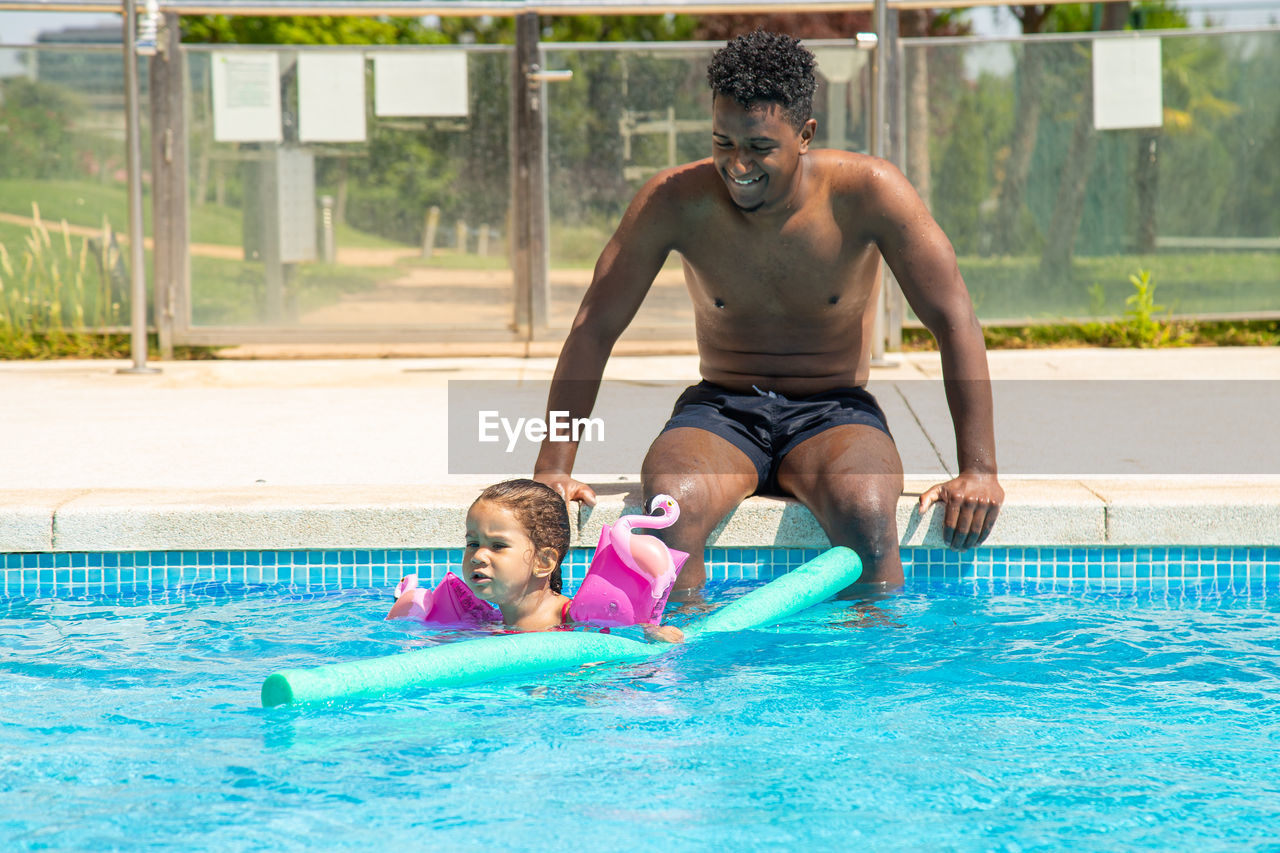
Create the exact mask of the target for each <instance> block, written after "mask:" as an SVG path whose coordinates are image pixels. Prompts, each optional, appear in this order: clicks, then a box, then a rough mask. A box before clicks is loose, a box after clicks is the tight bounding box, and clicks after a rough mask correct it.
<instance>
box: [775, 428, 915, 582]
mask: <svg viewBox="0 0 1280 853" xmlns="http://www.w3.org/2000/svg"><path fill="white" fill-rule="evenodd" d="M778 485H779V487H780V488H781V489H782V490H783V491H784V492H786V493H787V494H790V495H793V496H795V497H796V498H797V499H798V500H799V501H800V502H801V503H803V504H804V505H805V506H807V507H808V508H809V510H810V511H811V512H813V514H814V516H815V517H816V518H817V520H818V523H819V524H821V525H822V528H823V530H825V531H826V533H827V537H828V538H829V539H830V540H831V541H832V543H833V544H836V545H848V546H849V547H851V548H853V549H854V550H856V551H857V552H858V553H859V554H860V555H861V556H862V558H863V563H864V564H865V571H864V578H865V579H866V580H869V581H870V580H877V581H881V580H883V581H888V582H900V581H901V574H902V568H901V563H900V561H899V557H898V534H897V515H896V514H897V506H898V498H899V497H900V496H901V495H902V460H901V458H900V457H899V456H898V449H897V447H896V446H895V445H894V443H893V439H892V438H890V437H889V436H888V435H887V434H886V433H884V432H882V431H881V430H878V429H876V428H875V427H870V426H863V425H857V424H854V425H849V424H846V425H842V426H836V427H832V428H831V429H829V430H826V431H824V432H821V433H818V434H817V435H815V436H813V437H812V438H809V439H807V440H806V441H804V442H802V443H801V444H799V445H798V446H797V447H796V448H795V449H794V450H792V451H791V452H790V453H789V454H787V456H786V458H785V459H783V460H782V463H781V464H780V465H779V467H778Z"/></svg>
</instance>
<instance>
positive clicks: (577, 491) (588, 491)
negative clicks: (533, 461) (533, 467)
mask: <svg viewBox="0 0 1280 853" xmlns="http://www.w3.org/2000/svg"><path fill="white" fill-rule="evenodd" d="M533 479H535V480H537V481H538V482H539V483H542V484H543V485H544V486H550V487H551V488H553V489H555V490H556V492H557V493H558V494H559V495H560V497H562V498H564V502H565V503H569V502H570V501H581V502H582V503H584V504H586V505H587V506H595V505H596V491H595V489H593V488H591V487H590V486H588V485H587V484H586V483H582V482H579V481H578V480H575V479H573V477H571V476H569V475H568V474H564V473H559V472H551V471H544V472H542V473H539V474H534V475H533Z"/></svg>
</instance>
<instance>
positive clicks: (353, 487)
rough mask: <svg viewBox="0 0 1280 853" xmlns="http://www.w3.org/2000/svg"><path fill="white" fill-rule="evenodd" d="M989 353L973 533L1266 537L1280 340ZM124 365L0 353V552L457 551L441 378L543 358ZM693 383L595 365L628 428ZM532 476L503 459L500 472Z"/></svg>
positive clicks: (809, 533)
mask: <svg viewBox="0 0 1280 853" xmlns="http://www.w3.org/2000/svg"><path fill="white" fill-rule="evenodd" d="M891 360H892V361H893V362H894V363H893V365H892V366H888V367H877V368H875V369H873V372H872V375H871V380H870V385H869V387H870V389H871V390H872V391H873V393H875V394H876V395H877V397H878V398H879V399H880V401H881V403H882V405H883V406H884V408H885V410H886V413H887V415H888V418H889V423H890V426H891V428H892V429H893V432H894V435H895V438H896V440H897V442H898V445H899V449H900V451H901V454H902V457H903V461H904V467H905V470H906V477H907V479H906V490H905V493H904V495H903V497H902V499H901V500H900V502H899V509H898V526H899V533H900V535H901V539H902V542H903V544H904V545H912V546H928V547H937V546H940V544H941V540H940V537H939V531H940V524H941V517H940V513H939V512H938V511H937V509H934V510H931V511H930V512H929V513H927V514H926V515H925V516H924V517H923V518H921V517H919V516H917V515H916V514H915V511H914V506H915V503H916V500H917V496H918V495H919V493H920V492H921V491H923V490H924V489H926V488H927V487H928V486H930V485H932V484H933V483H936V482H941V481H942V480H945V479H947V478H948V477H949V476H950V475H951V472H953V471H954V466H955V451H954V438H953V433H952V427H951V421H950V417H949V414H948V412H947V408H946V404H945V398H944V395H943V389H942V384H941V382H940V381H939V377H940V375H941V371H940V366H939V359H938V355H937V354H936V353H909V354H892V355H891ZM990 362H991V368H992V376H993V378H994V379H995V380H996V385H995V389H996V391H995V396H996V419H997V441H998V452H999V455H1000V465H1001V479H1002V483H1003V485H1004V487H1005V490H1006V493H1007V499H1006V503H1005V506H1004V509H1003V511H1002V513H1001V516H1000V520H999V522H998V523H997V525H996V527H995V530H994V531H993V533H992V535H991V538H990V539H989V540H988V542H987V544H988V545H990V546H1007V547H1019V546H1092V545H1116V546H1143V545H1189V546H1194V545H1204V546H1208V545H1237V546H1239V545H1278V544H1280V449H1278V448H1277V441H1276V436H1277V434H1278V430H1277V428H1276V424H1277V423H1280V393H1278V391H1277V389H1280V381H1277V380H1280V349H1276V348H1221V349H1167V350H1098V349H1067V350H1021V351H996V352H992V353H991V354H990ZM122 366H127V363H125V362H106V361H94V362H65V361H60V362H8V363H0V395H3V400H4V406H3V409H2V410H0V437H2V438H3V443H2V444H0V447H2V448H3V461H2V464H0V552H49V551H64V552H65V551H90V552H92V551H142V550H205V549H215V550H238V549H265V550H270V549H335V548H454V547H460V543H461V536H460V523H461V518H462V515H463V512H464V510H465V507H466V506H467V504H468V503H470V501H471V499H472V498H473V497H474V495H475V494H476V492H477V491H478V490H479V488H480V487H481V486H482V485H484V484H487V483H489V482H493V481H495V480H497V479H501V478H502V477H501V476H496V475H493V474H481V473H465V474H458V473H452V474H451V473H450V462H449V454H448V443H449V430H448V422H447V417H446V412H447V410H448V409H449V382H450V381H454V382H457V381H459V380H462V381H479V380H506V381H507V382H509V383H511V384H510V385H504V386H494V387H497V388H501V389H508V388H523V389H525V390H529V389H533V393H534V394H535V397H536V395H538V394H541V393H543V392H542V391H541V389H542V387H543V385H541V384H540V383H545V381H546V380H548V379H549V378H550V375H551V370H552V368H553V367H554V360H553V359H549V358H529V359H517V358H433V359H425V358H403V359H364V360H271V361H191V362H158V363H156V366H158V367H160V368H161V369H162V372H161V373H159V374H156V375H150V376H137V375H122V374H119V373H118V372H117V370H118V368H120V367H122ZM696 378H697V359H696V357H693V356H645V357H615V358H614V359H613V360H611V362H610V364H609V369H608V371H607V373H606V379H608V380H611V384H610V386H609V387H610V388H612V389H614V390H615V391H618V392H619V393H620V394H621V395H622V397H624V398H625V399H628V400H630V401H631V402H630V405H631V406H632V409H631V411H632V412H634V414H635V420H636V422H637V424H639V426H637V427H636V428H637V429H639V430H640V431H641V432H643V433H644V434H645V435H646V436H649V435H651V434H652V433H655V432H656V427H655V428H652V429H651V428H650V424H651V423H656V424H658V425H660V424H661V422H662V420H664V419H665V416H666V414H667V413H668V412H669V410H670V404H671V401H672V400H673V399H674V396H675V393H676V391H675V390H674V389H676V387H677V386H676V384H673V383H679V382H689V381H695V380H696ZM664 383H665V384H664ZM456 387H460V386H456ZM474 387H479V386H474ZM486 387H487V386H486ZM539 405H540V404H539ZM537 414H541V412H540V411H539V412H537ZM628 417H629V418H630V416H628ZM642 452H643V449H642V448H641V449H639V450H637V451H635V452H634V453H631V452H627V453H620V454H615V455H614V457H610V458H609V459H608V460H607V461H605V462H597V463H594V467H592V469H591V472H590V473H589V474H586V475H584V476H583V479H586V480H588V481H589V482H591V483H593V485H595V486H596V488H597V491H598V492H599V494H600V503H599V505H598V506H597V507H596V508H595V509H594V510H585V509H584V510H583V511H581V512H580V513H571V514H570V515H571V518H572V519H573V521H574V523H575V526H576V528H577V529H576V530H575V541H574V544H575V545H579V546H587V547H589V546H593V545H594V544H595V539H596V537H597V535H598V532H599V528H600V525H601V524H602V523H605V522H608V521H611V520H613V519H615V518H616V517H617V516H618V515H619V514H620V513H621V512H622V511H623V509H624V507H635V506H636V505H637V504H638V503H639V499H640V495H639V478H638V470H639V465H640V461H641V457H640V454H641V453H642ZM615 469H616V470H615ZM580 470H581V468H580ZM527 473H528V472H527V470H526V469H525V468H524V467H523V463H521V462H517V463H516V464H515V465H514V466H513V468H512V470H510V471H508V472H506V474H507V475H508V476H517V475H527ZM710 544H713V545H717V546H720V547H765V548H768V547H777V548H819V547H824V546H825V544H826V539H825V537H824V536H823V534H822V531H821V530H820V529H819V528H818V526H817V525H816V524H815V522H814V521H813V518H812V517H811V516H810V515H809V513H808V512H807V511H805V510H804V509H803V508H802V507H800V506H798V505H797V504H795V503H794V502H791V501H784V500H778V499H769V498H753V499H751V500H749V501H748V502H747V503H745V504H744V505H743V506H742V507H741V508H740V509H739V510H738V511H737V512H736V513H734V514H733V515H732V516H731V517H730V518H729V519H727V520H726V523H725V524H724V525H722V527H721V528H720V529H719V530H718V531H717V532H716V533H715V534H713V536H712V540H711V543H710Z"/></svg>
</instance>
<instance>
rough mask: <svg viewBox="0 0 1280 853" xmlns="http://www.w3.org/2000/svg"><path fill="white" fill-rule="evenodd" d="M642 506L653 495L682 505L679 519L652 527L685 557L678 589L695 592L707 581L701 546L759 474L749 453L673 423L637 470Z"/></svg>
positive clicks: (716, 438) (711, 434)
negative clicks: (661, 526) (664, 525)
mask: <svg viewBox="0 0 1280 853" xmlns="http://www.w3.org/2000/svg"><path fill="white" fill-rule="evenodd" d="M640 471H641V473H640V478H641V483H642V484H643V487H644V499H645V505H646V506H648V502H649V500H650V499H652V498H653V496H654V495H670V496H671V497H673V498H675V499H676V503H678V504H680V520H679V521H677V522H676V523H675V524H674V525H672V526H671V527H668V528H667V529H666V530H659V531H655V532H656V533H657V534H658V535H659V536H660V537H661V538H662V541H663V542H666V543H667V544H668V545H670V546H671V547H672V548H676V549H678V550H680V551H686V552H688V554H689V559H688V561H687V562H685V564H684V568H683V569H681V570H680V577H678V578H677V579H676V583H675V587H674V590H675V592H676V593H680V592H682V591H687V590H696V589H699V588H701V587H702V585H703V584H704V583H705V582H706V580H707V567H706V563H705V562H704V560H703V549H704V548H705V547H706V544H707V537H708V536H709V535H710V534H711V531H712V530H713V529H715V526H716V525H717V524H719V523H720V520H721V519H722V518H724V517H725V516H726V515H728V514H729V512H730V511H732V510H733V508H734V507H736V506H737V505H738V504H740V503H742V501H743V500H744V499H746V498H747V497H749V496H750V495H751V494H752V493H753V492H754V491H755V490H756V483H757V480H758V478H759V475H758V474H757V473H756V469H755V466H754V465H753V464H751V460H750V459H748V458H747V455H746V454H745V453H743V452H742V451H741V450H739V449H738V448H736V447H734V446H733V445H732V444H730V443H729V442H728V441H726V440H724V439H723V438H721V437H720V436H718V435H715V434H713V433H710V432H707V431H706V430H702V429H697V428H694V427H676V428H675V429H670V430H667V431H666V432H664V433H662V435H660V436H658V437H657V438H656V439H655V440H654V442H653V444H652V445H651V446H650V447H649V453H648V454H647V455H646V456H645V458H644V465H643V466H642V467H641V469H640Z"/></svg>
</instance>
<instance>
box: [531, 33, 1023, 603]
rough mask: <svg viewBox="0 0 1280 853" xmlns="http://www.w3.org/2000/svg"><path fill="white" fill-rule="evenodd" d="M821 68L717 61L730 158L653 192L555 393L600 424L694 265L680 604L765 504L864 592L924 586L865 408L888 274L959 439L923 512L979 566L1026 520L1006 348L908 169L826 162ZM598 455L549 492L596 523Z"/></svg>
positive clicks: (673, 454)
mask: <svg viewBox="0 0 1280 853" xmlns="http://www.w3.org/2000/svg"><path fill="white" fill-rule="evenodd" d="M814 64H815V63H814V59H813V55H812V54H811V53H809V51H808V50H806V49H805V48H803V47H801V46H800V44H799V42H798V41H796V40H794V39H792V38H790V37H789V36H785V35H776V34H772V33H764V32H755V33H752V34H751V35H747V36H741V37H739V38H737V39H734V40H733V41H731V42H730V43H729V44H728V45H727V46H726V47H724V48H723V49H721V50H720V51H719V52H717V53H716V55H715V58H714V59H713V60H712V62H711V65H710V67H709V68H708V72H707V77H708V80H709V82H710V84H711V89H712V93H713V101H712V104H713V106H712V145H713V149H712V156H711V158H710V159H708V160H700V161H698V162H696V163H691V164H688V165H685V166H680V167H677V168H674V169H669V170H667V171H665V172H662V173H660V174H658V175H656V176H655V177H654V178H652V179H651V180H649V181H648V182H647V183H646V184H645V185H644V186H643V187H642V188H641V189H640V191H639V192H638V193H637V194H636V197H635V199H634V200H633V201H632V202H631V205H630V207H628V209H627V211H626V213H625V214H624V215H623V218H622V222H621V224H619V226H618V229H617V231H616V232H615V233H614V235H613V238H612V239H611V240H610V241H609V243H608V245H607V246H606V247H605V249H604V251H603V252H602V253H601V255H600V259H599V261H598V262H597V263H596V268H595V275H594V278H593V279H592V283H591V286H590V288H589V289H588V290H587V293H586V295H585V296H584V297H583V300H582V305H581V307H580V308H579V309H578V314H577V317H576V318H575V320H574V322H573V327H572V330H571V331H570V333H569V337H568V339H567V340H566V341H565V344H564V348H563V349H562V350H561V352H560V359H559V362H558V364H557V365H556V372H555V376H554V378H553V380H552V384H551V392H550V398H549V401H548V409H549V410H554V411H568V412H570V414H571V416H572V417H575V418H576V417H586V416H588V415H589V414H590V412H591V409H592V407H593V405H594V404H595V398H596V394H597V392H598V390H599V383H600V379H601V376H602V375H603V372H604V366H605V362H606V361H607V360H608V358H609V354H610V352H611V350H612V349H613V344H614V342H615V341H616V340H617V339H618V336H619V335H621V334H622V332H623V330H624V329H625V328H626V327H627V324H628V323H630V322H631V319H632V317H634V316H635V313H636V311H637V310H638V309H639V307H640V303H641V302H642V301H643V299H644V297H645V294H646V293H647V292H648V290H649V287H650V285H652V283H653V280H654V278H655V276H656V275H657V273H658V271H659V270H660V269H661V268H662V265H663V263H664V262H665V261H666V258H667V256H668V254H669V253H671V252H678V253H679V254H680V256H681V258H682V259H683V261H684V273H685V280H686V282H687V284H688V287H689V294H690V296H691V297H692V300H693V306H694V322H695V326H696V331H697V340H698V353H699V356H700V361H701V366H700V368H701V374H702V377H703V379H704V381H703V382H702V383H699V384H698V385H695V386H693V387H691V388H690V389H689V390H688V391H686V392H685V393H684V394H683V395H682V396H681V398H680V400H679V402H677V404H676V410H675V412H674V413H673V416H672V419H671V421H669V422H668V424H667V426H666V428H665V429H664V430H663V432H662V434H661V435H659V436H658V438H657V439H656V440H655V441H654V442H653V445H652V446H651V447H650V449H649V453H648V455H647V456H646V457H645V460H644V465H643V468H642V481H643V486H644V493H645V496H646V499H647V498H648V497H649V496H652V495H654V494H668V495H672V496H674V497H675V498H676V500H677V501H678V502H679V504H680V510H681V512H680V521H679V522H678V523H677V524H676V525H675V526H674V527H671V528H669V529H667V530H665V531H663V532H662V534H661V535H662V538H663V539H664V540H665V541H666V542H667V544H668V545H670V546H671V547H673V548H678V549H680V550H682V551H687V552H689V555H690V557H689V560H688V562H687V563H686V564H685V567H684V570H683V572H682V573H681V576H680V578H679V580H678V581H677V583H676V586H677V589H685V590H691V589H696V588H698V587H700V586H701V585H702V584H703V582H704V581H705V579H706V569H705V566H704V563H703V548H704V546H705V544H706V541H707V536H708V535H709V534H710V533H711V531H712V530H713V529H714V528H715V526H716V524H718V523H719V522H720V520H721V519H723V518H724V517H725V516H726V515H727V514H728V513H729V512H731V511H732V510H733V509H734V507H736V506H737V505H738V504H739V503H740V502H742V500H744V499H745V498H747V497H748V496H750V495H752V494H754V493H756V492H758V491H767V492H772V493H777V494H783V495H792V496H794V497H796V498H797V499H799V500H800V501H801V502H803V503H804V505H805V506H807V507H808V508H809V509H810V511H811V512H813V514H814V516H815V517H816V518H817V520H818V521H819V523H820V524H821V525H822V528H823V530H825V531H826V534H827V536H828V538H829V539H830V540H831V543H832V544H833V545H847V546H849V547H851V548H853V549H854V550H855V551H856V552H857V553H858V554H859V555H860V556H861V557H862V561H863V564H864V569H863V575H862V583H872V584H885V585H893V584H899V583H901V582H902V580H903V574H902V563H901V560H900V558H899V554H898V531H897V520H896V513H895V510H896V507H897V501H898V497H899V496H900V495H901V494H902V485H903V478H902V461H901V460H900V459H899V457H898V451H897V448H896V447H895V445H894V443H893V439H892V438H891V437H890V435H889V432H888V428H887V427H886V426H885V423H884V416H883V414H882V413H881V412H880V408H879V406H878V405H876V403H875V400H874V399H873V398H872V397H871V395H870V394H868V393H867V392H866V391H865V389H864V388H863V386H865V385H866V382H867V377H868V374H869V372H870V371H869V365H870V352H871V344H872V336H873V326H874V322H875V312H876V296H877V289H878V282H879V269H880V258H881V256H883V257H884V259H885V261H886V262H887V263H888V264H889V267H890V269H892V270H893V272H894V275H895V276H896V277H897V279H898V281H899V282H900V283H901V285H902V290H903V292H904V294H905V295H906V297H907V300H908V301H909V302H910V303H911V307H912V308H913V309H914V310H915V312H916V316H918V317H919V318H920V319H921V321H922V322H923V323H924V324H925V326H926V327H928V329H929V331H930V332H932V333H933V335H934V337H935V338H936V339H937V341H938V346H939V349H940V350H941V354H942V367H943V373H944V384H945V387H946V395H947V402H948V405H949V407H950V410H951V418H952V421H953V423H954V424H955V433H956V446H957V451H958V456H959V472H960V473H959V476H957V477H956V478H955V479H953V480H950V481H948V482H946V483H941V484H939V485H936V486H933V487H932V488H930V489H929V490H928V491H926V492H925V493H924V494H923V495H921V497H920V502H919V511H920V512H921V513H923V512H924V511H925V509H927V508H928V507H929V506H930V505H931V504H933V503H934V502H941V503H942V504H944V505H945V513H944V539H945V541H946V543H947V545H948V546H950V547H952V548H956V549H961V550H963V549H966V548H970V547H973V546H975V545H977V544H979V543H981V542H982V541H983V540H984V539H985V538H986V536H987V534H988V533H989V532H990V530H991V525H992V524H993V523H994V522H995V518H996V515H997V513H998V512H999V508H1000V505H1001V503H1002V502H1003V500H1004V491H1003V489H1001V487H1000V485H999V483H998V482H997V480H996V457H995V436H994V428H993V426H992V406H991V385H990V380H989V375H988V372H987V357H986V349H985V347H984V344H983V339H982V330H981V328H980V327H979V325H978V321H977V317H976V316H975V315H974V312H973V306H972V303H971V302H970V300H969V293H968V290H967V289H966V288H965V285H964V281H963V280H962V279H961V277H960V271H959V269H958V268H957V266H956V259H955V252H954V250H953V249H952V247H951V243H950V241H949V240H947V238H946V235H944V234H943V233H942V231H941V229H940V228H939V227H938V225H937V223H935V222H934V221H933V218H932V217H931V216H930V215H929V212H928V210H926V209H925V207H924V204H923V203H922V202H921V201H920V198H919V196H917V195H916V193H915V191H914V190H913V189H912V187H911V184H910V183H908V182H907V180H906V178H905V177H903V175H902V174H901V173H900V172H899V171H898V170H897V169H895V168H894V167H893V166H892V165H890V164H889V163H886V162H885V161H883V160H879V159H876V158H873V157H868V156H864V155H860V154H852V153H848V152H844V151H831V150H819V149H810V147H809V144H810V142H811V141H812V140H813V136H814V130H815V129H816V127H817V122H816V121H815V120H814V119H813V118H811V117H810V114H811V108H812V97H813V90H814V76H813V68H814ZM576 451H577V447H576V445H574V444H572V443H569V442H555V443H552V442H550V441H546V442H544V443H543V446H542V448H541V452H540V453H539V455H538V461H537V463H536V465H535V471H534V476H535V478H536V479H537V480H539V481H541V482H543V483H546V484H548V485H550V486H551V487H552V488H554V489H556V490H557V491H558V492H560V494H561V495H563V496H564V498H565V500H581V501H585V502H586V503H588V504H594V503H595V493H594V491H593V490H592V489H591V488H590V487H589V486H587V485H586V484H584V483H581V482H579V481H577V480H575V479H573V477H572V476H571V472H572V470H573V460H574V456H575V454H576Z"/></svg>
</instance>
